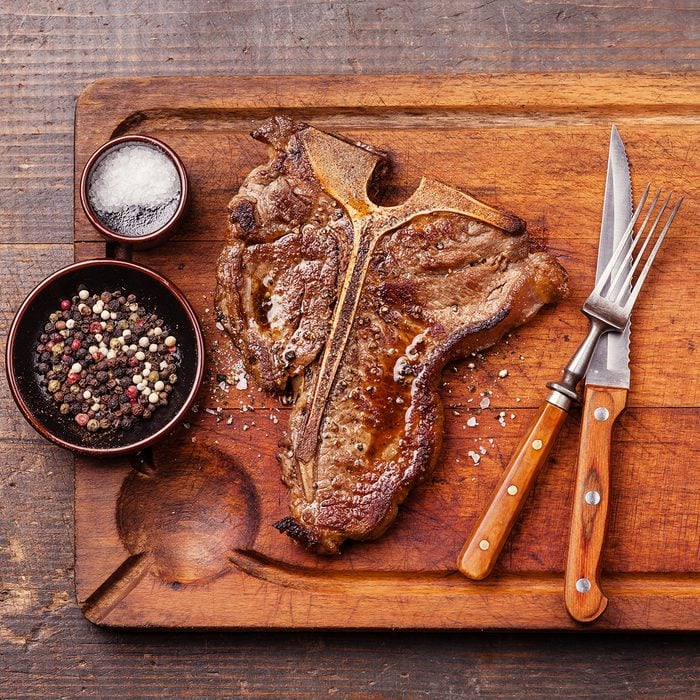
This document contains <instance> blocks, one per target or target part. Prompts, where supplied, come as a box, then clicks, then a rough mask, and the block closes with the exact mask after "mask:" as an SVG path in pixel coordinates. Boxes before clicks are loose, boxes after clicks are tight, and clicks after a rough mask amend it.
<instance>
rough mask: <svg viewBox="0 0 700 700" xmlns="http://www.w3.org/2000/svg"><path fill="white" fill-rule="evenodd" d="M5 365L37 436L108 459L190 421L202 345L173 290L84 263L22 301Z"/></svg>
mask: <svg viewBox="0 0 700 700" xmlns="http://www.w3.org/2000/svg"><path fill="white" fill-rule="evenodd" d="M5 364H6V370H7V377H8V383H9V386H10V391H11V393H12V396H13V398H14V400H15V402H16V404H17V406H18V407H19V409H20V411H21V412H22V413H23V415H24V416H25V418H26V419H27V420H28V421H29V423H30V424H31V425H32V426H33V427H34V428H35V429H36V430H37V431H38V432H39V433H40V434H41V435H43V436H44V437H45V438H47V439H49V440H51V441H53V442H54V443H56V444H58V445H60V446H61V447H65V448H67V449H70V450H73V451H75V452H78V453H81V454H88V455H94V456H105V457H106V456H114V455H120V454H127V453H131V452H137V451H138V450H141V449H144V448H145V447H148V446H150V445H153V444H154V443H156V442H158V441H159V440H161V439H163V438H165V437H166V436H167V435H168V434H169V433H170V432H171V431H172V430H173V429H174V428H175V427H176V425H177V424H178V423H179V422H180V421H181V420H182V419H183V418H184V417H185V415H186V414H187V412H188V410H189V409H190V407H191V406H192V404H193V403H194V401H195V398H196V394H197V391H198V390H199V387H200V385H201V381H202V376H203V373H204V343H203V339H202V332H201V330H200V328H199V324H198V322H197V318H196V316H195V314H194V312H193V310H192V308H191V307H190V305H189V303H188V302H187V300H186V299H185V297H184V296H183V294H182V292H180V291H179V290H178V289H177V287H176V286H175V285H174V284H172V282H170V281H169V280H167V279H166V278H165V277H163V276H161V275H159V274H158V273H156V272H154V271H153V270H150V269H149V268H146V267H144V266H142V265H136V264H134V263H131V262H125V261H118V260H88V261H85V262H80V263H75V264H73V265H69V266H68V267H65V268H63V269H62V270H59V271H58V272H55V273H54V274H52V275H51V276H49V277H48V278H47V279H45V280H44V281H43V282H42V283H41V284H39V286H38V287H36V288H35V289H34V290H33V291H32V292H31V293H30V294H29V296H28V297H27V298H26V299H25V300H24V302H23V303H22V305H21V307H20V308H19V310H18V312H17V314H16V315H15V318H14V320H13V322H12V325H11V326H10V331H9V334H8V339H7V349H6V363H5Z"/></svg>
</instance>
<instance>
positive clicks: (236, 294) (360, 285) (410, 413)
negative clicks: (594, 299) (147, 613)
mask: <svg viewBox="0 0 700 700" xmlns="http://www.w3.org/2000/svg"><path fill="white" fill-rule="evenodd" d="M253 136H254V137H255V138H256V139H259V140H261V141H263V142H265V143H267V144H269V145H270V147H271V148H270V151H271V155H270V161H269V162H268V163H267V164H265V165H263V166H261V167H258V168H256V169H255V170H253V171H252V172H251V173H250V174H249V175H248V176H247V177H246V179H245V181H244V182H243V185H242V186H241V188H240V190H239V192H238V193H237V194H236V195H235V196H234V197H233V199H232V200H231V203H230V205H229V211H230V217H229V218H230V224H231V226H230V235H229V237H228V240H227V242H226V245H225V247H224V249H223V251H222V253H221V256H220V259H219V266H218V287H217V303H218V310H219V313H220V315H221V318H222V320H223V323H224V324H225V326H226V328H227V329H228V330H229V332H230V333H231V334H232V336H233V338H234V340H235V342H236V343H237V344H238V345H239V347H240V348H241V350H242V351H243V354H244V358H245V361H246V362H247V364H248V368H249V370H250V372H251V373H252V374H253V375H254V376H255V377H256V379H257V380H258V382H259V383H260V384H261V385H262V386H263V387H265V388H268V389H282V388H284V387H285V386H286V385H287V384H288V382H289V381H290V380H291V381H292V383H293V385H294V396H295V403H294V407H293V410H292V414H291V417H290V422H289V429H288V432H287V435H288V439H287V443H286V444H285V445H283V451H282V453H281V454H280V455H279V458H280V461H281V463H282V477H283V480H284V482H285V484H286V485H287V486H288V487H289V489H290V491H291V512H292V517H289V518H285V519H283V520H282V521H280V522H279V523H277V524H276V525H277V527H278V528H279V529H280V530H283V531H285V532H287V533H288V534H289V535H291V536H292V537H294V538H295V539H297V540H298V541H300V542H302V543H303V544H304V545H306V546H307V547H309V548H311V549H314V550H316V551H319V552H328V553H334V552H337V551H338V549H339V547H340V545H341V543H342V542H343V541H344V540H345V539H348V538H349V539H353V540H366V539H373V538H376V537H378V536H379V535H381V534H382V533H383V532H384V531H385V530H386V528H387V527H388V526H389V525H390V523H391V522H392V521H393V519H394V518H395V516H396V512H397V508H398V506H399V504H400V503H401V502H402V501H403V500H404V499H405V498H406V496H407V494H408V493H409V491H410V490H411V488H412V487H413V486H414V485H415V484H416V483H418V482H420V481H421V480H422V479H424V478H425V477H426V476H427V475H428V474H430V472H431V470H432V469H433V467H434V466H435V464H436V461H437V459H438V456H439V452H440V443H441V437H442V432H443V415H442V407H441V403H440V398H439V395H438V391H437V385H438V382H439V380H440V374H441V370H442V368H443V366H444V365H445V363H447V362H448V361H450V360H454V359H455V358H458V357H460V356H463V355H465V354H468V353H471V352H475V351H478V350H481V349H483V348H486V347H488V346H490V345H492V344H494V343H495V342H496V341H498V339H499V338H500V337H501V336H502V335H503V334H504V333H507V332H508V331H510V330H511V329H512V328H514V327H515V326H518V325H520V324H521V323H524V322H525V321H527V320H528V319H529V318H531V317H532V316H533V315H534V314H535V313H536V312H537V311H538V310H539V308H540V307H541V306H542V305H543V304H546V303H548V302H553V301H556V300H558V299H560V298H561V297H562V296H563V295H564V294H565V293H566V273H565V272H564V270H563V269H562V267H561V266H560V265H559V264H558V263H557V262H556V260H555V259H554V258H553V257H552V256H551V255H549V254H548V253H546V252H544V251H543V250H542V249H540V248H538V247H536V246H535V245H534V244H533V243H532V242H531V241H530V240H529V239H528V236H527V233H526V231H525V225H524V223H523V222H522V221H521V220H520V219H518V218H517V217H515V216H512V215H510V214H507V213H504V212H502V211H498V210H496V209H493V208H491V207H489V206H488V205H486V204H483V203H482V202H479V201H477V200H476V199H474V198H473V197H471V196H469V195H467V194H465V193H463V192H460V191H459V190H456V189H454V188H451V187H448V186H446V185H444V184H442V183H440V182H437V181H434V180H429V179H423V180H422V181H421V183H420V185H419V187H418V189H417V190H416V191H415V192H414V194H413V195H411V197H409V199H408V200H406V201H405V202H404V203H403V204H400V205H398V206H391V207H380V206H377V205H376V204H374V203H373V202H372V201H371V200H370V198H369V196H368V194H367V192H368V188H369V187H370V186H371V181H372V177H373V174H375V173H376V172H377V170H378V169H381V166H382V164H384V163H385V162H386V155H385V154H383V153H381V152H379V151H377V150H376V149H373V148H371V147H369V146H366V145H364V144H360V143H356V144H353V143H350V142H348V141H346V140H343V139H341V138H337V137H335V136H331V135H329V134H326V133H324V132H322V131H319V130H317V129H315V128H313V127H310V126H307V125H305V124H298V123H294V122H292V121H291V120H290V119H288V118H285V117H276V118H273V119H270V120H268V121H266V122H265V123H264V124H263V125H262V126H261V127H260V128H259V129H258V130H257V131H255V132H254V133H253Z"/></svg>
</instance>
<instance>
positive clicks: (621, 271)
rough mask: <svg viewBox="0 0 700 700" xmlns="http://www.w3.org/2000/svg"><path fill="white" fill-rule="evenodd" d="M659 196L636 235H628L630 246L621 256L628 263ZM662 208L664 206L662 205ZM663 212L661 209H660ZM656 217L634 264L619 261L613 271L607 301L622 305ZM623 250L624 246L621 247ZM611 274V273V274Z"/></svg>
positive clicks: (648, 210)
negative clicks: (627, 260) (610, 300)
mask: <svg viewBox="0 0 700 700" xmlns="http://www.w3.org/2000/svg"><path fill="white" fill-rule="evenodd" d="M649 186H651V183H649ZM660 196H661V190H659V191H658V192H657V193H656V196H655V197H654V199H653V201H652V203H651V204H650V205H649V208H648V209H647V213H646V216H645V217H644V221H642V225H641V226H640V227H639V229H638V231H637V233H636V235H635V234H634V233H632V234H630V237H631V239H632V242H631V245H630V246H629V250H628V251H627V253H625V255H623V258H629V260H630V262H631V261H632V259H633V258H634V249H635V248H636V247H637V244H638V243H639V241H640V240H642V237H643V235H644V230H645V229H646V227H647V224H648V223H649V219H650V218H651V213H652V212H653V211H654V209H655V208H656V203H657V202H658V201H659V197H660ZM664 206H666V205H665V204H664ZM661 211H662V212H663V208H662V209H661ZM658 220H659V219H658V217H657V219H656V221H655V222H654V226H652V229H651V232H650V233H649V234H648V235H647V239H646V241H645V242H644V243H643V244H642V248H641V252H640V254H639V255H638V256H637V258H636V259H635V260H634V262H631V264H630V265H629V266H627V265H623V264H622V263H623V260H620V264H619V266H618V267H617V270H615V277H614V278H613V280H612V281H611V282H610V286H609V287H608V290H607V292H606V296H607V297H608V298H609V299H616V301H617V303H622V299H621V297H622V296H624V293H625V292H629V289H630V282H631V274H632V272H634V270H635V268H636V267H637V265H638V264H639V259H640V258H641V253H643V252H644V249H645V248H646V245H647V242H648V240H649V238H648V236H649V235H651V234H652V233H653V232H654V228H655V227H656V224H657V223H658ZM622 247H623V248H624V246H622ZM611 274H612V273H611ZM625 274H626V275H627V280H626V281H623V284H622V286H620V284H619V283H620V278H621V277H622V276H623V275H625ZM620 290H623V291H622V294H619V292H620Z"/></svg>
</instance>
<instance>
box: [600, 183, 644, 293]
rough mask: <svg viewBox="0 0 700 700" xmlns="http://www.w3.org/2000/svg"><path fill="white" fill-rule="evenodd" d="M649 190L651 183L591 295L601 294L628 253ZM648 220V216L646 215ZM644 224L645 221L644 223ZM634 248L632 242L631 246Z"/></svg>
mask: <svg viewBox="0 0 700 700" xmlns="http://www.w3.org/2000/svg"><path fill="white" fill-rule="evenodd" d="M650 189H651V182H650V183H649V184H648V185H647V186H646V189H645V190H644V194H642V198H641V199H640V200H639V204H638V205H637V208H636V209H635V212H634V214H632V218H631V219H630V222H629V224H628V225H627V229H626V230H625V233H624V234H623V235H622V239H621V240H620V242H619V243H618V245H617V248H616V249H615V251H614V252H613V254H612V256H611V257H610V261H609V262H608V264H607V265H606V266H605V269H604V270H603V272H602V273H601V275H600V278H599V279H598V283H597V284H596V285H595V287H594V288H593V292H592V294H602V293H603V287H605V285H606V284H607V283H608V282H609V281H610V276H611V275H612V272H613V270H616V269H617V268H618V266H619V265H620V263H621V262H622V258H623V257H624V256H625V254H626V253H627V252H628V251H627V248H628V245H629V242H628V239H629V237H630V235H631V234H632V230H633V229H634V225H635V224H636V223H637V219H638V218H639V215H640V214H641V213H642V208H643V207H644V203H645V202H646V200H647V196H648V194H649V190H650ZM647 218H648V215H647ZM645 224H646V221H645ZM632 245H633V246H634V242H633V244H632Z"/></svg>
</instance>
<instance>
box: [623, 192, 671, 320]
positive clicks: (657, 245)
mask: <svg viewBox="0 0 700 700" xmlns="http://www.w3.org/2000/svg"><path fill="white" fill-rule="evenodd" d="M670 198H671V195H669V196H668V199H670ZM668 199H667V200H666V203H668ZM681 204H683V197H681V198H680V199H679V200H678V201H677V202H676V205H675V206H674V207H673V209H672V210H671V213H670V214H669V216H668V219H667V220H666V223H665V224H664V227H663V228H662V229H661V233H660V234H659V237H658V238H657V239H656V243H655V244H654V247H653V248H652V250H651V253H649V257H648V258H647V261H646V263H645V264H644V267H643V268H642V271H641V272H640V273H639V277H638V278H637V281H636V283H635V285H634V289H633V290H632V293H631V294H630V297H629V299H628V300H627V302H626V304H625V314H626V315H628V316H629V314H630V313H631V312H632V307H633V306H634V302H635V301H637V297H638V296H639V292H640V291H641V289H642V285H643V284H644V281H645V280H646V278H647V275H648V274H649V270H650V269H651V265H652V263H653V262H654V258H655V257H656V254H657V253H658V252H659V248H660V247H661V244H662V243H663V241H664V238H665V236H666V234H667V233H668V230H669V228H671V223H672V222H673V219H674V218H675V216H676V213H677V212H678V210H679V209H680V207H681ZM664 206H665V204H664ZM654 226H656V223H654Z"/></svg>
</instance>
